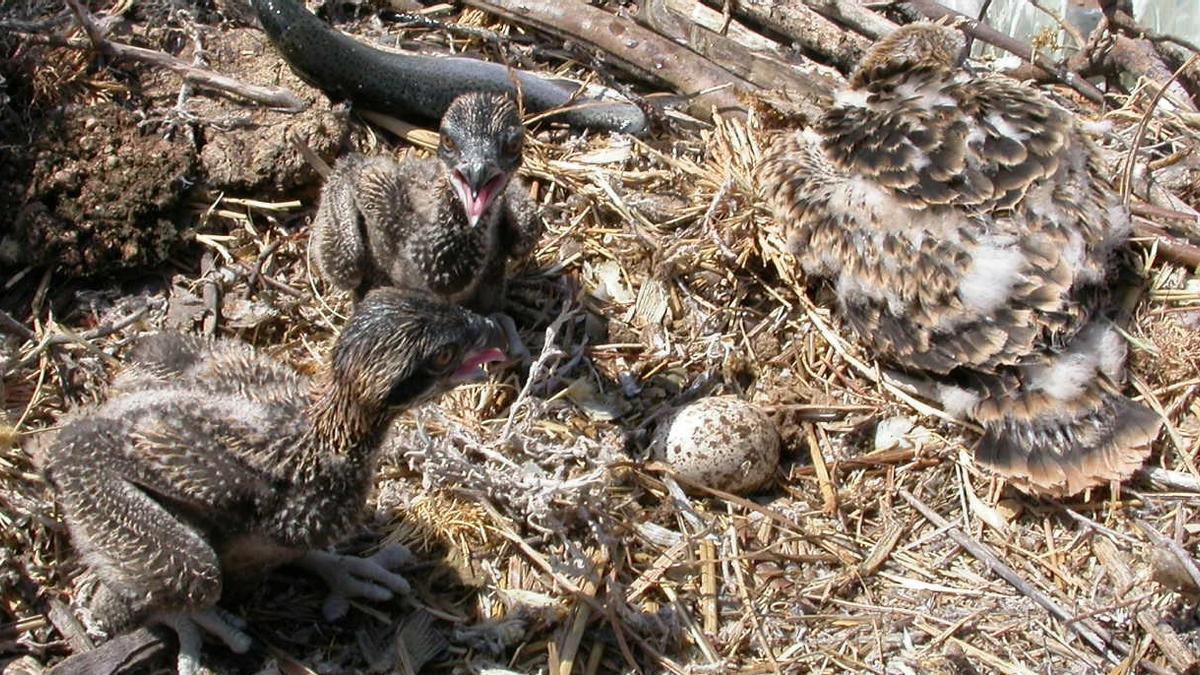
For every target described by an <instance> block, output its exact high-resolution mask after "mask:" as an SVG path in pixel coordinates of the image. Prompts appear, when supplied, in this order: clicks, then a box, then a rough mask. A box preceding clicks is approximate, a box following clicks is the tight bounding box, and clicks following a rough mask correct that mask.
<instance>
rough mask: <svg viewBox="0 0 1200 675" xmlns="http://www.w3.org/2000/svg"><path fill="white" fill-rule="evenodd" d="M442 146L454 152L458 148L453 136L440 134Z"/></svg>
mask: <svg viewBox="0 0 1200 675" xmlns="http://www.w3.org/2000/svg"><path fill="white" fill-rule="evenodd" d="M442 147H443V148H445V149H447V150H449V151H450V152H454V151H455V150H457V149H458V143H455V142H454V139H453V138H450V137H449V136H446V135H443V136H442Z"/></svg>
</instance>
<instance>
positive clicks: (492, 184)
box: [454, 171, 505, 225]
mask: <svg viewBox="0 0 1200 675" xmlns="http://www.w3.org/2000/svg"><path fill="white" fill-rule="evenodd" d="M504 184H505V176H504V174H496V175H495V176H493V177H492V179H491V180H489V181H488V182H487V183H484V185H483V188H482V189H480V190H479V193H478V194H476V195H475V196H474V197H472V196H471V188H470V187H469V186H468V185H467V179H466V178H464V177H463V175H462V174H461V173H459V172H458V171H455V172H454V189H455V191H456V192H457V193H458V197H459V199H461V200H462V203H463V208H464V209H466V212H467V221H468V222H470V223H471V225H475V224H476V223H478V222H479V219H480V218H482V217H483V214H485V213H487V211H488V209H489V208H491V206H492V202H494V201H496V196H497V195H499V194H500V191H501V190H503V189H504Z"/></svg>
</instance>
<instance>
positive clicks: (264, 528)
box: [40, 289, 503, 673]
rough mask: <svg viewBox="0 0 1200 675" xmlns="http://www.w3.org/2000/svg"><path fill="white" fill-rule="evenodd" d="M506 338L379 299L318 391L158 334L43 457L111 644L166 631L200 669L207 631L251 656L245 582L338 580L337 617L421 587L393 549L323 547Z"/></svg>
mask: <svg viewBox="0 0 1200 675" xmlns="http://www.w3.org/2000/svg"><path fill="white" fill-rule="evenodd" d="M497 337H498V332H497V328H496V326H495V325H494V324H493V323H492V322H491V321H489V320H487V319H484V318H483V317H480V316H477V315H475V314H472V313H470V312H468V311H466V310H464V309H461V308H458V307H454V306H452V305H447V304H444V303H440V302H433V301H430V300H427V299H422V298H409V297H405V295H404V294H403V293H402V292H400V291H398V290H396V289H378V290H375V291H372V292H370V293H369V294H367V296H366V297H365V298H364V299H363V300H362V302H360V303H359V304H358V306H357V307H356V308H355V312H354V314H353V316H352V317H351V318H350V321H349V322H348V324H347V325H346V327H345V329H344V330H343V331H342V333H341V335H340V336H339V338H338V340H337V342H336V344H335V345H334V348H333V351H332V354H331V356H330V360H329V364H328V366H327V367H326V368H325V369H324V370H323V371H322V372H320V373H318V374H317V375H316V376H315V377H314V378H312V380H309V379H308V378H305V377H303V376H301V375H299V374H298V373H296V372H295V371H294V370H292V369H291V368H289V367H288V366H285V365H283V364H281V363H278V362H275V361H272V360H270V359H268V358H266V357H264V356H262V355H258V354H255V353H254V352H253V351H252V350H250V349H247V348H243V347H236V348H235V347H232V346H231V345H229V344H228V343H225V342H223V341H219V340H218V341H209V340H196V339H192V338H188V337H186V336H179V335H159V336H153V337H151V338H149V339H148V340H147V341H146V342H144V343H143V344H142V345H140V346H139V347H137V348H135V350H134V355H135V356H134V360H135V361H136V362H137V364H138V365H137V366H136V367H137V369H138V370H139V371H140V372H135V373H134V374H132V375H130V376H129V377H126V378H125V379H124V380H123V381H122V385H121V387H120V388H119V389H118V390H117V391H118V394H117V395H116V396H114V397H113V398H111V399H110V400H109V401H108V402H107V403H105V404H103V405H101V406H99V407H97V408H94V409H90V410H87V411H83V412H81V413H79V414H76V415H74V418H73V420H71V421H70V422H69V423H68V424H67V425H66V426H65V427H64V428H63V429H62V430H61V431H60V432H59V434H58V436H57V438H56V439H55V441H54V443H53V446H52V447H51V448H49V449H48V451H47V452H45V453H44V454H43V455H42V456H41V457H40V461H41V464H42V467H43V469H44V471H45V473H46V476H47V478H48V480H49V482H50V484H51V485H52V486H53V487H54V489H55V492H56V493H57V495H58V499H59V501H60V503H61V505H62V509H63V517H64V520H65V522H66V524H67V527H68V529H69V531H70V534H71V538H72V540H73V542H74V544H75V546H76V548H77V549H78V551H79V553H80V555H81V557H82V559H83V561H84V562H85V564H86V565H88V566H89V567H90V568H91V569H92V570H93V571H94V572H95V574H96V576H97V577H98V579H99V583H100V585H99V588H98V591H97V593H96V595H95V596H94V598H93V601H92V612H93V615H94V617H95V618H96V620H97V621H98V622H99V623H100V624H101V625H102V626H103V627H105V628H106V629H108V630H110V631H120V630H123V629H125V628H127V627H129V626H131V625H133V624H135V623H138V622H145V621H158V622H162V623H166V624H168V625H170V626H171V627H173V628H174V629H175V630H176V631H177V632H178V633H179V636H180V654H179V670H180V672H181V673H190V672H195V671H196V670H197V669H198V667H199V666H198V664H199V660H198V657H199V648H200V634H199V629H200V628H203V629H204V630H207V631H209V632H211V633H213V634H215V635H216V636H217V637H220V638H221V639H222V640H224V641H225V642H226V643H227V644H228V645H229V646H230V647H231V648H233V649H235V650H238V651H244V650H245V649H247V648H248V647H249V645H250V639H249V638H248V637H247V636H246V635H245V634H244V633H243V632H242V631H241V630H240V628H241V626H240V625H239V624H238V623H237V622H236V621H231V620H230V617H229V616H228V615H226V614H224V613H223V612H220V611H219V610H217V609H216V603H217V601H218V600H219V599H220V596H221V591H222V587H223V586H224V585H225V583H226V582H227V581H229V580H231V579H235V578H239V577H243V576H246V575H253V574H256V573H261V572H262V571H265V570H267V569H269V568H271V567H273V566H276V565H280V564H284V563H287V562H297V563H299V564H301V565H303V566H306V567H309V568H311V569H313V570H314V571H316V572H318V573H319V574H320V575H321V576H322V577H323V578H325V580H326V581H328V582H329V583H330V586H331V591H332V593H331V597H330V599H329V600H328V601H327V603H326V606H325V610H326V615H327V616H328V617H329V618H336V616H337V615H338V614H340V613H343V612H344V611H345V609H346V607H347V602H346V599H347V598H350V597H364V598H368V599H373V600H380V599H387V598H389V597H391V596H392V594H393V593H394V592H405V591H407V588H408V586H407V583H406V582H405V580H404V579H403V577H401V576H400V575H397V574H395V573H394V572H393V571H392V570H391V569H390V568H391V567H393V566H394V565H395V563H397V562H399V560H398V559H397V558H396V556H394V555H391V554H390V553H386V552H385V553H384V554H381V555H377V556H374V557H372V558H367V559H361V558H354V557H352V556H340V555H334V554H331V553H326V552H323V551H320V550H316V549H321V548H323V547H326V546H328V545H330V544H332V543H334V542H336V541H338V540H339V538H341V537H342V536H344V535H345V534H347V533H348V532H349V530H350V529H351V528H352V527H353V526H354V524H355V523H356V522H357V518H358V516H359V514H360V511H361V510H362V509H363V506H364V504H365V502H366V498H367V494H368V491H369V490H370V488H371V485H372V483H373V478H374V472H375V459H376V454H377V450H378V447H379V443H380V438H381V436H382V433H383V431H384V429H385V428H386V427H387V425H388V424H389V422H390V421H391V420H392V418H394V417H395V416H396V415H397V414H398V413H399V412H400V411H402V410H404V409H406V408H408V407H411V406H413V405H415V404H417V403H419V402H421V401H423V400H425V399H427V398H429V397H431V396H433V395H435V394H437V393H439V392H441V391H444V390H445V389H448V388H450V387H453V386H454V385H455V384H457V383H458V382H461V381H463V380H464V379H466V378H469V377H473V376H475V375H477V374H478V373H479V366H480V365H481V364H483V363H486V362H488V361H493V360H498V359H500V358H502V357H503V355H502V354H501V353H500V352H499V351H498V350H496V349H495V348H493V347H492V346H491V345H492V344H493V342H494V341H495V339H496V338H497ZM210 360H211V361H215V362H212V363H210ZM147 373H149V374H147Z"/></svg>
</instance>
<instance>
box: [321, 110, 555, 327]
mask: <svg viewBox="0 0 1200 675" xmlns="http://www.w3.org/2000/svg"><path fill="white" fill-rule="evenodd" d="M440 138H441V143H440V145H439V147H438V156H437V158H430V159H410V160H407V161H405V162H402V163H398V162H396V161H394V160H392V159H390V158H386V157H371V158H368V157H363V156H362V155H350V156H347V157H344V158H342V159H341V160H339V161H338V163H337V165H336V166H335V167H334V169H333V172H332V173H331V174H330V175H329V178H328V180H327V181H326V183H325V188H324V190H323V191H322V194H321V203H320V205H319V207H318V209H317V215H316V218H315V219H314V221H313V243H314V254H315V258H316V262H317V265H318V267H319V268H320V270H321V273H322V274H323V276H324V277H325V278H326V279H327V280H328V281H330V282H331V283H333V284H334V285H335V286H337V287H339V288H342V289H344V290H349V291H353V292H355V293H356V295H358V296H359V297H361V295H362V294H363V293H365V292H366V291H367V290H369V289H371V288H374V287H377V286H382V285H392V286H398V287H402V288H407V289H412V290H418V291H423V292H430V293H433V294H435V295H437V296H440V297H442V298H443V299H446V300H448V301H449V302H454V303H456V304H463V305H465V306H467V307H470V308H472V309H476V310H479V311H482V312H493V311H498V310H499V309H500V305H501V302H502V301H503V293H504V282H505V276H504V271H505V270H504V268H505V263H506V262H507V261H508V259H509V258H510V257H512V258H517V257H521V256H524V255H526V254H528V253H529V252H530V251H531V250H533V247H534V245H535V244H536V243H537V240H538V238H539V237H540V236H541V232H542V222H541V218H540V216H539V215H538V212H537V208H536V206H535V204H534V203H533V200H532V199H530V197H529V191H528V188H527V187H526V185H525V184H524V182H523V181H522V180H521V179H520V178H518V177H517V176H516V170H517V168H518V167H519V166H520V165H521V160H522V149H523V147H524V142H525V130H524V127H523V126H522V124H521V118H520V116H519V115H518V114H517V109H516V106H515V105H514V104H513V102H512V99H510V98H509V97H508V96H505V95H500V94H485V93H472V94H465V95H463V96H460V97H458V98H457V99H455V100H454V102H453V103H452V104H451V105H450V108H449V109H448V110H447V111H446V114H445V115H444V116H443V118H442V122H441V129H440Z"/></svg>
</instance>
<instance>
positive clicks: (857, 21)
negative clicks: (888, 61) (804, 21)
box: [784, 0, 897, 40]
mask: <svg viewBox="0 0 1200 675" xmlns="http://www.w3.org/2000/svg"><path fill="white" fill-rule="evenodd" d="M802 1H803V2H804V4H805V5H807V6H809V7H811V8H812V10H813V11H814V12H816V13H817V14H820V15H821V16H823V17H825V18H826V19H830V20H832V21H836V22H838V23H840V24H842V25H843V26H847V27H849V28H853V29H854V30H855V31H856V32H858V33H861V34H863V35H866V36H867V37H869V38H871V39H872V40H878V39H880V38H882V37H884V36H886V35H888V34H889V33H891V32H892V31H894V30H896V28H897V26H896V24H894V23H892V22H891V21H888V20H887V19H885V18H884V17H882V16H880V15H878V14H876V13H875V12H872V11H871V10H869V9H867V8H866V7H863V6H862V4H860V3H859V2H858V0H802ZM784 4H786V3H784Z"/></svg>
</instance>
